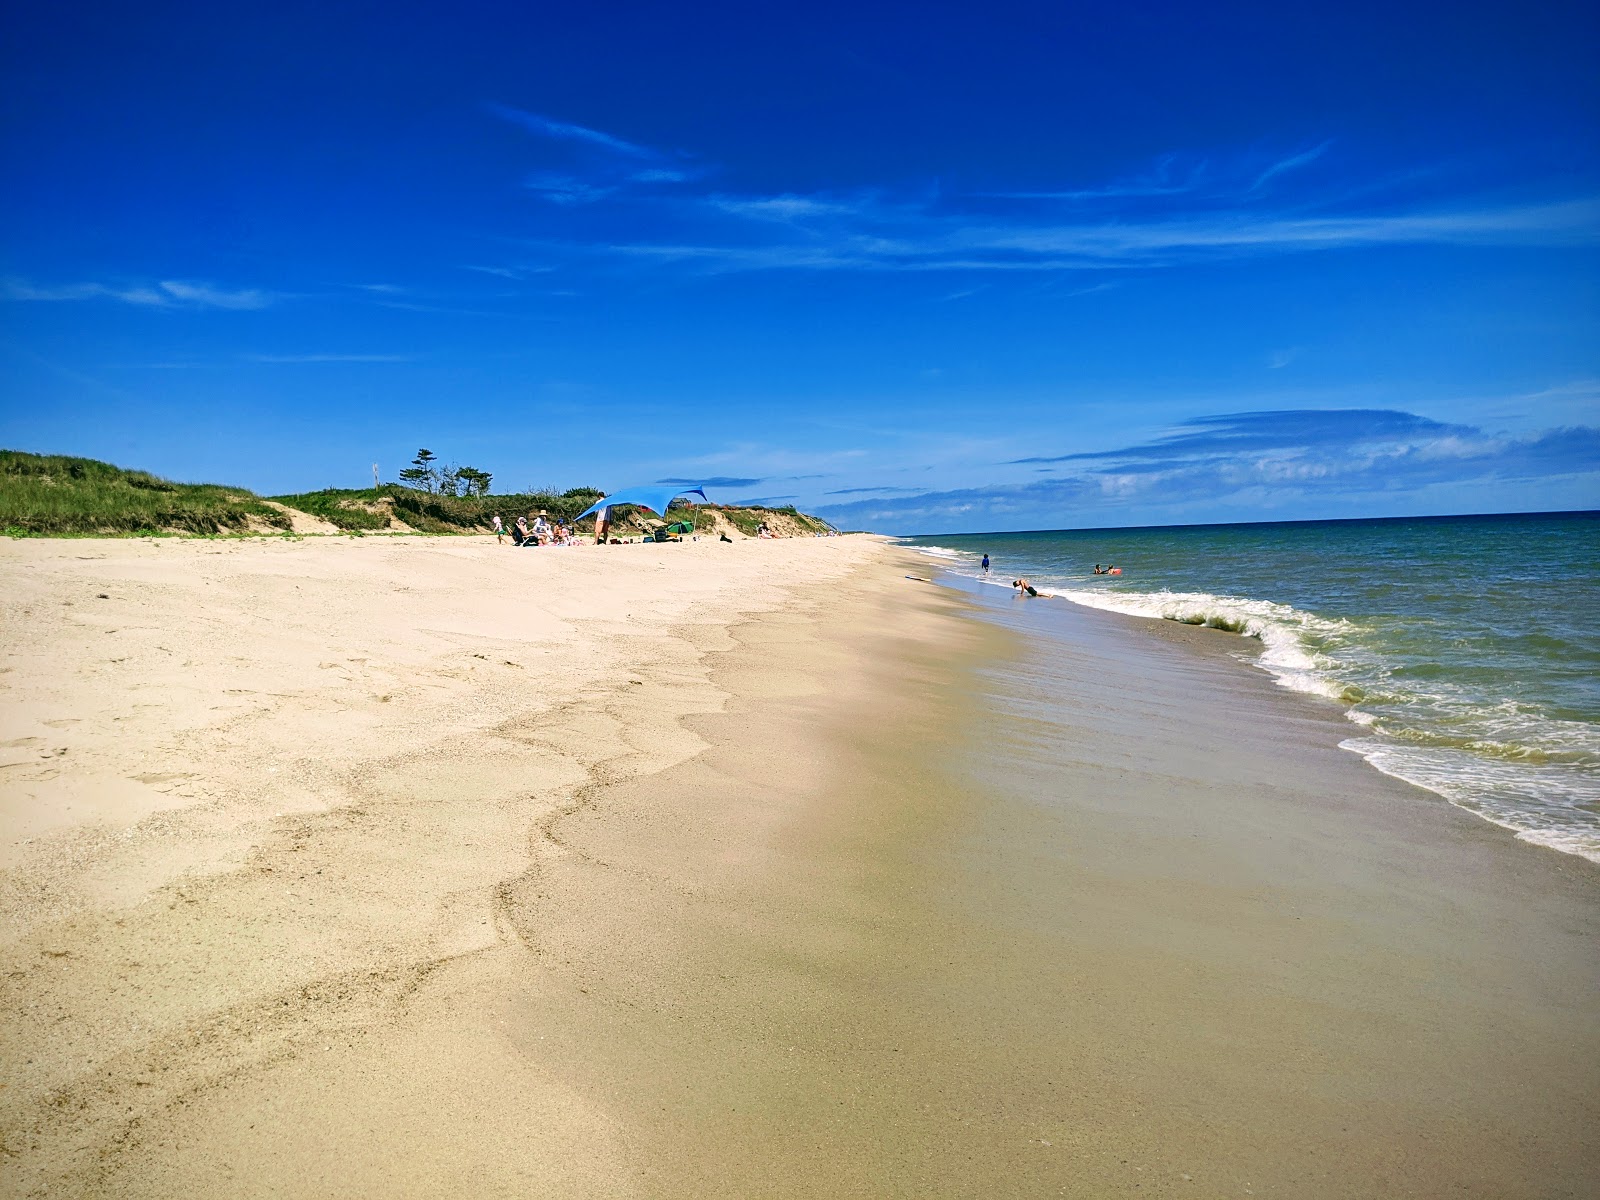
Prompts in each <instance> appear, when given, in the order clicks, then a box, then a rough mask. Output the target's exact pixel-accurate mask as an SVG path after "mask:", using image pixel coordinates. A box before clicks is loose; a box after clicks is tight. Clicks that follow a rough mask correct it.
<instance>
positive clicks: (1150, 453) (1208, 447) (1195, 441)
mask: <svg viewBox="0 0 1600 1200" xmlns="http://www.w3.org/2000/svg"><path fill="white" fill-rule="evenodd" d="M1474 432H1475V431H1474V430H1472V429H1471V428H1470V427H1469V426H1465V425H1447V424H1445V423H1444V422H1442V421H1435V420H1433V419H1432V418H1430V417H1419V416H1417V415H1416V414H1415V413H1408V412H1401V411H1399V410H1397V409H1386V408H1339V409H1284V410H1277V411H1268V412H1242V413H1226V414H1223V415H1220V416H1211V417H1195V418H1193V419H1192V420H1188V421H1183V422H1181V423H1180V424H1179V425H1178V426H1177V427H1176V428H1175V429H1174V431H1173V432H1172V433H1170V434H1167V435H1166V436H1165V437H1162V438H1158V439H1156V440H1155V441H1152V442H1145V443H1142V444H1140V445H1136V446H1127V447H1124V448H1121V449H1117V450H1086V451H1079V452H1076V453H1071V454H1058V455H1054V456H1051V457H1038V458H1014V459H1011V460H1010V461H1011V463H1012V464H1018V463H1062V462H1086V461H1091V460H1094V459H1114V460H1116V461H1118V462H1122V463H1128V462H1157V461H1167V460H1171V459H1181V458H1195V457H1200V456H1207V455H1230V454H1237V453H1240V452H1244V451H1258V450H1282V449H1288V448H1301V449H1309V448H1313V447H1317V446H1325V445H1333V446H1346V447H1348V446H1363V445H1367V444H1369V443H1373V442H1385V443H1398V442H1415V441H1417V440H1419V439H1439V438H1445V437H1455V436H1458V435H1461V434H1470V433H1474Z"/></svg>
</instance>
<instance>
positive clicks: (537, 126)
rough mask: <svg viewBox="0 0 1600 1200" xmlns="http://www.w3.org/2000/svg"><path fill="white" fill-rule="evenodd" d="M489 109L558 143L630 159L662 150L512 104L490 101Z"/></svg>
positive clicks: (504, 118)
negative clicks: (607, 152) (593, 149)
mask: <svg viewBox="0 0 1600 1200" xmlns="http://www.w3.org/2000/svg"><path fill="white" fill-rule="evenodd" d="M487 108H488V110H489V111H490V112H491V113H493V114H494V115H495V116H497V117H499V118H500V119H501V120H502V121H510V122H511V123H512V124H513V125H519V126H521V127H522V128H523V129H526V130H527V131H528V132H529V133H532V134H536V135H538V136H539V137H542V138H549V139H551V140H553V141H558V142H576V143H578V144H579V145H582V146H588V147H591V148H596V149H600V150H608V151H610V152H611V153H613V154H620V155H623V156H625V157H628V158H643V159H653V158H659V157H660V153H659V152H658V151H655V150H652V149H650V148H649V147H648V146H641V145H639V144H637V143H635V142H630V141H627V140H626V139H624V138H619V137H616V136H614V135H612V134H609V133H602V132H601V131H600V130H598V129H590V128H588V127H587V126H585V125H575V124H573V123H572V122H570V121H558V120H556V119H555V118H554V117H546V116H543V115H542V114H540V113H535V112H529V111H527V110H526V109H523V108H513V107H512V106H511V105H509V104H496V103H494V102H492V101H491V102H490V103H489V104H488V105H487Z"/></svg>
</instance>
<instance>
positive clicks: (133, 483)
mask: <svg viewBox="0 0 1600 1200" xmlns="http://www.w3.org/2000/svg"><path fill="white" fill-rule="evenodd" d="M289 527H290V519H289V517H288V515H287V514H285V513H283V512H280V511H279V510H278V509H275V508H272V507H270V506H269V505H267V504H265V503H263V502H262V500H261V497H259V496H257V495H255V494H254V493H252V492H247V491H245V490H244V489H243V488H233V487H221V486H218V485H216V484H209V483H172V482H171V481H169V480H166V479H160V478H158V477H157V476H155V475H152V474H150V473H149V472H148V471H125V470H123V469H122V468H121V467H114V466H112V465H111V464H110V463H103V462H97V461H96V460H94V459H92V458H68V457H66V456H65V455H59V454H25V453H23V452H21V451H18V450H0V528H4V529H5V531H6V534H7V535H8V536H11V537H16V536H22V535H39V534H54V535H61V534H102V535H104V534H139V533H158V532H174V531H176V532H181V533H249V532H252V531H253V530H260V529H270V530H285V531H286V530H288V529H289Z"/></svg>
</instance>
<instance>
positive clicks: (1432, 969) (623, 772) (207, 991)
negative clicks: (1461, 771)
mask: <svg viewBox="0 0 1600 1200" xmlns="http://www.w3.org/2000/svg"><path fill="white" fill-rule="evenodd" d="M0 554H3V555H4V557H3V558H0V569H3V570H4V571H5V574H6V582H7V584H8V586H7V588H6V599H5V601H4V603H5V610H4V611H5V619H6V635H7V636H6V639H5V645H6V653H7V657H6V661H5V663H4V664H3V665H4V666H5V667H6V668H8V671H9V673H7V674H5V675H3V676H0V683H3V684H4V687H5V689H6V690H5V720H6V722H7V726H6V732H5V733H4V735H3V738H0V740H4V741H6V742H9V743H11V744H10V745H9V746H8V747H7V749H8V753H9V754H10V756H11V757H10V758H9V759H8V760H7V761H8V762H10V763H12V764H13V765H11V766H8V767H6V768H4V770H5V775H4V776H0V778H3V779H4V794H5V798H6V812H7V816H6V826H5V829H4V838H3V840H4V842H5V843H6V853H7V854H8V855H9V858H8V860H7V864H6V872H5V875H4V879H5V886H6V888H7V892H6V894H5V903H6V911H7V915H8V917H9V918H11V920H10V921H9V922H8V937H9V939H10V941H9V944H8V946H7V948H6V955H7V959H8V962H7V964H6V967H7V975H6V980H5V992H4V1005H5V1017H6V1022H5V1033H4V1038H5V1041H4V1044H3V1051H4V1062H5V1064H6V1068H7V1080H6V1082H7V1087H6V1088H5V1090H4V1091H0V1121H3V1130H4V1138H5V1143H4V1144H5V1151H6V1153H5V1155H4V1156H3V1159H0V1171H3V1172H4V1174H3V1175H0V1190H3V1191H5V1192H6V1193H7V1194H28V1193H30V1192H33V1193H36V1194H41V1195H116V1196H151V1197H156V1196H161V1197H173V1196H213V1195H228V1196H324V1195H340V1196H373V1197H378V1196H442V1195H467V1196H528V1195H540V1196H626V1195H638V1196H702V1195H718V1196H757V1195H760V1196H838V1195H853V1196H880V1195H883V1196H890V1195H944V1196H992V1195H1070V1196H1081V1197H1095V1196H1111V1195H1159V1196H1224V1195H1228V1196H1232V1195H1256V1196H1266V1195H1272V1196H1286V1197H1321V1196H1327V1197H1346V1196H1371V1197H1386V1196H1456V1195H1482V1196H1507V1197H1509V1196H1529V1197H1534V1196H1540V1197H1544V1196H1563V1195H1570V1196H1582V1195H1588V1194H1593V1193H1594V1191H1595V1188H1594V1184H1595V1181H1596V1179H1597V1178H1600V1176H1597V1174H1596V1171H1597V1162H1600V1150H1597V1146H1596V1141H1595V1134H1594V1130H1595V1129H1596V1128H1597V1127H1600V1108H1597V1103H1596V1084H1595V1080H1596V1078H1597V1077H1600V1037H1597V1028H1596V1026H1597V1015H1596V1005H1595V999H1594V997H1595V995H1596V989H1595V984H1596V982H1597V972H1596V945H1597V938H1596V934H1597V933H1600V918H1597V912H1600V906H1597V901H1600V876H1597V872H1596V871H1594V870H1593V869H1592V864H1587V863H1584V862H1582V860H1576V859H1571V858H1567V857H1564V856H1561V855H1557V854H1554V853H1551V852H1548V851H1544V850H1540V849H1538V848H1536V847H1530V846H1527V845H1524V844H1521V843H1517V842H1515V841H1514V840H1513V839H1511V838H1510V837H1509V836H1508V835H1506V834H1505V833H1504V831H1501V830H1497V829H1494V828H1493V827H1491V826H1488V825H1486V824H1484V823H1482V822H1480V821H1477V820H1476V819H1475V818H1471V817H1469V816H1466V815H1465V814H1463V813H1461V812H1459V811H1458V810H1454V809H1451V808H1450V807H1449V806H1448V805H1445V804H1444V803H1443V802H1442V801H1439V800H1438V799H1437V798H1435V797H1431V796H1430V795H1428V794H1427V793H1424V792H1420V791H1418V790H1416V789H1413V788H1410V787H1408V786H1405V785H1402V784H1399V783H1398V782H1396V781H1394V780H1391V779H1388V778H1387V777H1384V776H1382V775H1379V774H1377V773H1376V772H1374V771H1373V770H1372V769H1371V768H1369V767H1368V766H1367V765H1366V764H1365V763H1364V762H1362V761H1361V760H1360V759H1359V758H1357V757H1356V756H1354V755H1352V754H1349V753H1347V752H1344V751H1340V750H1338V749H1337V746H1336V744H1337V741H1338V740H1339V738H1340V737H1342V736H1344V734H1345V733H1347V732H1348V726H1345V725H1344V723H1343V722H1342V721H1341V720H1340V718H1339V716H1338V714H1337V712H1336V711H1335V710H1333V709H1332V708H1331V706H1327V705H1322V704H1318V703H1314V702H1309V701H1304V700H1302V699H1299V698H1296V697H1293V696H1290V695H1288V694H1286V693H1283V692H1282V691H1280V690H1279V689H1276V688H1274V687H1273V686H1272V685H1271V683H1270V682H1269V681H1268V680H1267V679H1266V677H1265V676H1264V675H1261V674H1260V673H1258V672H1254V671H1252V670H1251V669H1250V668H1248V667H1246V666H1242V665H1241V664H1240V663H1238V662H1236V661H1234V658H1233V656H1232V653H1231V652H1232V651H1233V650H1235V649H1237V648H1238V647H1239V640H1238V639H1234V638H1230V637H1228V636H1226V635H1221V634H1212V633H1210V632H1209V631H1196V630H1189V629H1187V628H1184V629H1175V628H1172V627H1164V626H1160V625H1154V624H1149V623H1140V622H1132V621H1128V620H1123V619H1119V618H1116V617H1114V616H1112V615H1111V614H1102V613H1093V612H1088V611H1086V610H1076V609H1070V607H1069V606H1067V605H1065V604H1058V603H1055V602H1049V601H1028V602H1012V601H1010V600H1009V598H1002V599H1001V600H999V601H996V600H995V599H994V598H993V597H984V596H978V595H974V596H972V597H970V598H966V599H964V598H962V597H960V596H958V595H956V594H954V593H952V592H951V591H949V590H946V589H942V588H936V587H931V586H929V585H926V584H916V583H912V582H908V581H906V580H905V579H904V578H903V575H904V573H905V572H906V571H907V570H911V571H916V570H917V569H918V567H917V566H916V565H915V564H914V562H913V560H910V559H908V558H906V557H904V556H903V555H902V554H901V552H899V551H895V550H892V549H889V548H885V547H883V546H881V545H880V544H878V543H875V542H872V541H870V540H868V539H861V538H850V539H837V540H835V539H828V540H817V541H793V542H786V543H745V544H741V545H740V546H738V547H728V546H723V545H717V544H696V545H688V546H667V547H618V548H608V549H606V550H603V551H593V550H588V549H586V550H582V551H574V552H571V553H566V552H560V551H557V552H547V551H533V552H519V551H512V550H509V549H502V548H497V547H495V546H493V545H492V544H485V543H484V542H482V541H473V540H461V541H455V540H449V541H446V540H432V539H429V540H422V539H416V540H412V539H395V540H392V541H389V540H384V541H379V540H377V539H366V540H362V541H348V542H347V541H337V542H331V541H330V542H326V543H319V542H305V543H273V544H241V543H226V542H224V543H206V542H193V543H162V544H156V545H152V544H145V543H104V542H65V543H64V542H57V543H22V544H10V545H5V546H4V549H3V550H0ZM80 556H81V557H80ZM100 592H104V593H106V594H107V596H108V597H110V598H109V599H106V600H97V599H96V595H97V594H98V593H100ZM67 601H71V602H72V603H71V604H70V605H68V604H67ZM591 611H592V612H594V613H595V614H597V619H595V620H588V619H586V614H588V613H590V612H591ZM980 613H981V614H983V615H981V616H980V615H977V614H980ZM1008 627H1009V628H1008ZM1169 643H1175V644H1169ZM479 656H482V657H479ZM119 658H120V659H122V660H123V661H121V662H118V661H115V660H117V659H119ZM324 664H328V665H324ZM635 681H637V682H635ZM26 739H33V740H31V741H30V740H26ZM274 768H276V769H274Z"/></svg>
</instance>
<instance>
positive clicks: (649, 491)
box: [575, 487, 709, 521]
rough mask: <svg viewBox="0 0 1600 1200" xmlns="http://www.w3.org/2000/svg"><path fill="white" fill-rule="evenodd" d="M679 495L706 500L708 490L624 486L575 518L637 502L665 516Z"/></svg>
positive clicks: (698, 488) (580, 518) (578, 518)
mask: <svg viewBox="0 0 1600 1200" xmlns="http://www.w3.org/2000/svg"><path fill="white" fill-rule="evenodd" d="M679 496H699V497H700V499H702V500H705V499H706V492H705V489H704V488H703V487H694V488H683V487H632V488H623V489H622V490H621V491H620V492H612V493H611V495H609V496H604V497H602V498H601V499H599V500H596V501H595V502H594V503H593V504H591V505H589V507H588V508H586V509H584V510H583V511H582V512H581V513H579V514H578V515H577V517H576V518H575V519H576V520H579V521H581V520H583V519H584V518H585V517H588V516H592V515H594V514H595V513H597V512H599V511H600V510H601V509H602V508H614V507H616V506H617V505H618V504H636V505H638V506H639V507H640V508H648V509H649V510H650V511H651V512H653V513H655V514H656V516H658V517H664V516H666V515H667V505H669V504H671V503H672V502H673V501H674V500H676V499H677V498H678V497H679ZM708 503H709V501H708Z"/></svg>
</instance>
